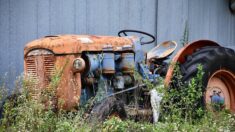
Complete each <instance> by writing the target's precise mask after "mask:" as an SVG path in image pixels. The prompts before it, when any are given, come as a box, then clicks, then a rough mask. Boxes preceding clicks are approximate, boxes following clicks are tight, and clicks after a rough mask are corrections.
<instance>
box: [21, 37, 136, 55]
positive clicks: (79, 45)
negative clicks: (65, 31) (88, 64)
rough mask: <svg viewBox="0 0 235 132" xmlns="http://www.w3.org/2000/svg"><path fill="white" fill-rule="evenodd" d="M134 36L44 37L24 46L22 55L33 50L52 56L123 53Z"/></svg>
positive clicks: (131, 42)
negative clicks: (46, 51) (107, 52)
mask: <svg viewBox="0 0 235 132" xmlns="http://www.w3.org/2000/svg"><path fill="white" fill-rule="evenodd" d="M137 39H138V38H137V37H134V36H128V37H116V36H94V35H57V36H46V37H44V38H41V39H38V40H35V41H32V42H30V43H28V44H27V45H26V46H25V49H24V55H26V54H27V53H28V52H29V51H31V50H33V49H48V50H50V51H52V52H53V53H54V54H73V53H82V52H83V51H106V50H108V51H110V50H111V51H123V50H127V49H128V50H132V49H133V48H134V44H133V42H134V41H136V40H137Z"/></svg>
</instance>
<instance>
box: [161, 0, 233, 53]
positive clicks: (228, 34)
mask: <svg viewBox="0 0 235 132" xmlns="http://www.w3.org/2000/svg"><path fill="white" fill-rule="evenodd" d="M157 21H158V25H157V27H158V28H157V35H158V42H163V41H165V40H176V41H177V42H178V43H180V40H181V39H182V37H183V32H184V28H185V23H186V21H187V23H188V27H189V41H194V40H198V39H211V40H214V41H216V42H218V43H219V44H221V45H223V46H226V47H230V48H233V49H235V15H232V13H231V12H230V11H229V8H228V1H227V0H177V2H173V1H172V0H158V17H157ZM179 48H180V47H179Z"/></svg>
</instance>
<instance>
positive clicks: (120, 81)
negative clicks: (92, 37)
mask: <svg viewBox="0 0 235 132" xmlns="http://www.w3.org/2000/svg"><path fill="white" fill-rule="evenodd" d="M82 58H83V59H84V62H85V63H83V61H82V60H77V61H75V62H74V67H75V68H76V66H77V68H78V69H80V67H84V66H83V65H84V64H85V65H86V66H85V68H84V72H83V74H82V86H84V87H83V88H82V97H83V98H82V99H83V100H82V101H84V102H86V101H87V99H89V98H90V97H92V96H94V95H95V92H96V91H97V90H98V88H99V86H98V85H99V83H100V82H101V81H103V82H104V86H102V87H103V88H104V90H105V91H106V92H107V95H110V94H113V93H114V91H120V90H123V89H124V88H127V87H131V86H133V85H134V83H135V80H134V71H135V54H134V53H133V52H123V53H114V52H104V53H83V55H82Z"/></svg>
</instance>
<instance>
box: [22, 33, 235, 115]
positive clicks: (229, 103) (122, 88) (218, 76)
mask: <svg viewBox="0 0 235 132" xmlns="http://www.w3.org/2000/svg"><path fill="white" fill-rule="evenodd" d="M130 33H135V34H139V35H140V36H141V37H138V36H139V35H134V36H129V35H128V34H130ZM147 38H149V39H147ZM145 40H147V41H145ZM154 41H155V37H154V36H153V35H151V34H149V33H146V32H142V31H136V30H122V31H120V32H119V33H118V36H94V35H56V36H46V37H44V38H41V39H38V40H35V41H33V42H30V43H28V44H27V45H26V46H25V49H24V69H25V74H26V76H30V77H31V78H35V79H37V80H38V83H37V87H34V88H35V89H34V90H33V91H32V94H31V95H32V96H33V97H35V98H37V97H39V96H40V95H41V92H42V91H43V90H44V89H49V84H50V82H51V80H52V76H53V74H55V72H56V69H62V70H61V77H60V82H59V84H58V85H57V87H56V89H52V90H53V91H54V92H55V94H56V98H55V101H54V102H55V106H56V108H58V109H60V108H62V109H64V110H68V111H70V110H73V109H76V108H77V107H78V106H79V105H81V104H85V103H86V102H87V101H88V100H89V99H90V98H93V97H95V96H97V95H98V94H99V93H100V91H101V93H103V94H102V95H101V99H100V100H101V101H100V103H98V104H97V105H95V106H94V107H93V109H92V111H91V112H93V113H95V114H96V115H98V116H97V118H98V119H105V118H107V117H108V116H110V115H112V114H114V115H118V116H119V117H121V118H125V117H126V116H127V114H130V115H133V116H136V115H137V114H141V113H145V114H147V115H148V114H149V115H151V114H152V112H151V104H150V103H146V102H150V101H149V100H150V97H149V96H150V95H149V94H148V92H147V90H146V89H145V85H144V84H140V82H139V81H137V79H136V78H135V72H137V73H139V74H140V75H141V78H142V79H143V80H144V79H147V80H148V81H149V82H151V83H156V79H157V78H159V77H162V78H164V80H165V81H164V84H165V86H169V85H171V80H172V78H173V72H174V67H175V66H174V65H169V63H167V62H166V60H167V59H168V58H169V56H171V55H172V53H173V52H174V51H175V49H176V47H177V44H176V42H174V41H166V42H163V43H161V44H159V45H157V46H156V47H155V48H153V49H152V50H150V51H149V52H147V53H146V52H144V51H143V49H142V45H146V44H151V43H153V42H154ZM171 63H179V65H180V69H181V72H182V75H183V82H188V81H189V80H190V79H191V78H192V77H194V76H195V75H196V73H197V65H198V64H201V65H202V66H203V71H204V73H205V74H204V75H203V80H202V81H203V86H204V88H205V89H204V91H205V92H204V93H203V100H204V103H205V104H207V103H211V102H216V101H217V102H218V100H219V101H220V102H221V101H223V103H224V105H225V107H226V108H227V109H229V110H231V111H233V112H235V52H234V51H233V50H232V49H229V48H225V47H222V46H220V45H219V44H217V43H216V42H213V41H210V40H198V41H195V42H192V43H189V44H187V45H186V46H184V47H183V48H181V49H180V50H179V51H178V52H177V53H176V55H175V56H173V57H172V60H171ZM137 89H138V91H140V92H138V96H140V97H141V98H142V100H138V99H136V98H135V96H134V95H136V94H137V92H136V91H137ZM59 100H63V103H58V102H59ZM131 110H132V112H130V111H131ZM127 111H128V112H127Z"/></svg>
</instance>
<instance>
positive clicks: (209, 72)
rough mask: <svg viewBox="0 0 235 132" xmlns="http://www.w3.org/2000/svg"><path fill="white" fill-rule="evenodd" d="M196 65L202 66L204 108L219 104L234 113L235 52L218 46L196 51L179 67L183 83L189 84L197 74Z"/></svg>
mask: <svg viewBox="0 0 235 132" xmlns="http://www.w3.org/2000/svg"><path fill="white" fill-rule="evenodd" d="M198 65H202V68H203V72H204V75H203V78H202V84H203V88H204V89H203V92H204V94H203V95H204V96H203V99H202V100H203V104H204V106H205V105H207V104H212V103H220V104H221V106H222V107H224V108H226V109H229V110H231V111H233V112H235V52H234V51H233V50H232V49H229V48H225V47H219V46H208V47H204V48H201V49H198V50H197V51H196V52H194V53H193V54H192V55H190V56H187V58H186V61H185V62H184V63H183V64H181V65H180V68H181V72H182V74H183V79H182V80H183V82H189V81H190V80H191V79H192V78H193V77H194V76H195V75H196V74H197V71H198V70H197V66H198ZM207 106H208V105H207Z"/></svg>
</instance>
